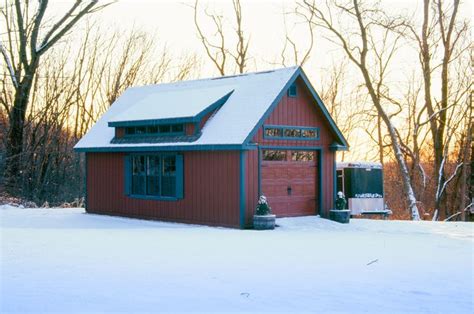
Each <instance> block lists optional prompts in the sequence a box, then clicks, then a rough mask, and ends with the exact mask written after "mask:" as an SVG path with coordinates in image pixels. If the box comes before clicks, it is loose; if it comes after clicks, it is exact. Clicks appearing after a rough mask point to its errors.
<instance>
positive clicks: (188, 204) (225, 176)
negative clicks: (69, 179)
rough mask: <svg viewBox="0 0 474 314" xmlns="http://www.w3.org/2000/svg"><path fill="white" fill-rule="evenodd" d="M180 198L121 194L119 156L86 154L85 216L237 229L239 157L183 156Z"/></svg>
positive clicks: (121, 156) (220, 154)
mask: <svg viewBox="0 0 474 314" xmlns="http://www.w3.org/2000/svg"><path fill="white" fill-rule="evenodd" d="M183 155H184V198H183V199H181V200H177V201H159V200H144V199H138V198H130V197H128V196H126V195H125V192H124V179H125V165H124V161H125V156H126V154H124V153H88V154H87V158H88V160H87V197H88V198H87V202H88V206H87V211H88V212H92V213H101V214H110V215H121V216H128V217H137V218H146V219H157V220H170V221H178V222H186V223H197V224H206V225H221V226H228V227H239V152H237V151H235V152H234V151H202V152H194V151H193V152H184V153H183Z"/></svg>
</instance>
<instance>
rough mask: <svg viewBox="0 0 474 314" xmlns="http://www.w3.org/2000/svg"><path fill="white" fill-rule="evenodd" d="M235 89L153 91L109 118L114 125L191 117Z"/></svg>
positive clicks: (229, 87) (225, 87) (221, 87)
mask: <svg viewBox="0 0 474 314" xmlns="http://www.w3.org/2000/svg"><path fill="white" fill-rule="evenodd" d="M233 90H234V87H232V86H214V87H206V88H183V89H176V90H164V91H152V92H150V93H149V94H148V93H147V94H143V95H142V97H141V99H140V100H139V101H137V102H136V103H133V104H129V105H128V108H127V109H126V110H123V111H122V112H121V113H119V114H117V115H116V116H114V117H113V118H112V119H111V120H110V121H109V125H110V123H113V124H115V125H118V124H120V123H121V122H122V123H124V122H129V121H148V120H162V119H178V118H192V117H195V116H197V115H198V114H199V113H201V112H203V111H205V110H206V109H207V108H209V107H210V106H211V105H212V104H214V103H216V102H217V101H218V100H219V99H222V98H223V97H225V96H226V95H228V94H230V93H231V92H232V91H233Z"/></svg>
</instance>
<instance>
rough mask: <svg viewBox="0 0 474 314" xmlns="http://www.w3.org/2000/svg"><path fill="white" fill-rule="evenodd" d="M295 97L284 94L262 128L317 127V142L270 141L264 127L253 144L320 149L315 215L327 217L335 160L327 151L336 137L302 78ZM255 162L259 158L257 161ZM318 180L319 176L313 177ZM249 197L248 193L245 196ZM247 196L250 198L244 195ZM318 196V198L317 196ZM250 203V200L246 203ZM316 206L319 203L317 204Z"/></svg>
mask: <svg viewBox="0 0 474 314" xmlns="http://www.w3.org/2000/svg"><path fill="white" fill-rule="evenodd" d="M296 83H297V89H298V93H297V97H288V96H287V95H286V94H285V95H284V96H283V98H282V99H281V100H280V102H279V103H278V105H277V106H276V107H275V109H274V110H273V112H272V113H271V114H270V116H269V117H268V118H267V119H266V120H265V122H264V125H291V126H308V127H318V128H319V140H317V141H308V140H305V141H298V140H269V139H264V138H263V126H262V127H260V128H259V130H258V132H257V133H256V135H255V136H254V137H253V140H252V141H253V142H255V143H257V144H258V145H259V146H286V147H292V146H293V147H295V146H297V147H310V146H313V147H315V146H317V147H321V148H322V150H321V153H320V156H321V158H322V169H317V172H319V171H321V177H322V182H317V185H318V184H321V185H322V208H321V209H320V208H317V212H319V213H320V215H322V216H323V217H328V216H329V209H330V208H332V207H333V201H334V184H333V183H334V181H333V180H334V178H333V177H334V168H333V166H334V160H335V153H334V152H333V151H330V150H329V145H331V144H332V143H333V141H334V140H335V136H334V134H333V132H332V130H331V128H330V126H329V123H328V121H327V120H326V118H325V116H324V114H323V113H322V111H321V110H320V109H319V108H318V107H317V105H316V101H315V100H314V99H313V97H312V95H311V93H310V91H309V90H308V89H307V88H306V85H305V84H304V82H303V81H302V80H301V79H298V80H297V82H296ZM257 162H258V159H257ZM316 179H317V180H318V181H319V174H318V175H317V178H316ZM247 195H248V194H247ZM247 197H249V196H247ZM316 197H319V195H316ZM247 203H248V204H250V203H251V200H249V199H248V200H247ZM318 203H319V202H318Z"/></svg>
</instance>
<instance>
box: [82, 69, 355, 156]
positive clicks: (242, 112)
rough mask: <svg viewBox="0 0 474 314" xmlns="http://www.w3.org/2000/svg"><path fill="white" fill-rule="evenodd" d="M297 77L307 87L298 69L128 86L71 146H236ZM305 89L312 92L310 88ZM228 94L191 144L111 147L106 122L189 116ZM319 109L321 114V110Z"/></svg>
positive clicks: (110, 132)
mask: <svg viewBox="0 0 474 314" xmlns="http://www.w3.org/2000/svg"><path fill="white" fill-rule="evenodd" d="M298 76H302V77H303V79H304V80H305V81H306V82H307V84H309V82H308V81H307V78H306V76H305V75H304V73H303V72H302V70H301V68H299V67H289V68H283V69H278V70H273V71H264V72H256V73H248V74H242V75H234V76H225V77H217V78H209V79H201V80H193V81H182V82H177V83H169V84H159V85H149V86H141V87H132V88H129V89H127V90H126V91H125V92H124V93H123V94H122V96H120V97H119V98H118V99H117V100H116V101H115V102H114V103H113V104H112V106H111V107H110V109H109V110H108V111H107V112H106V113H104V114H103V116H102V117H101V118H100V119H99V120H98V121H97V123H96V124H95V125H94V126H93V127H92V128H91V129H90V131H89V132H88V133H87V134H86V135H85V136H84V137H83V138H82V139H81V140H80V141H79V142H78V143H77V144H76V146H75V147H74V148H75V149H76V150H78V151H97V150H103V151H114V150H129V149H130V150H133V149H151V150H153V149H160V150H161V149H167V148H168V149H173V148H176V147H180V148H183V149H186V147H187V148H191V147H204V146H207V147H209V146H211V147H213V146H214V147H222V146H227V147H230V146H239V145H240V146H242V145H244V144H246V143H247V142H248V139H249V138H250V136H251V135H252V132H253V131H254V129H255V127H256V126H257V125H258V124H259V123H260V122H261V119H263V117H264V116H265V114H266V113H267V111H269V109H270V107H271V106H272V105H273V104H275V102H277V101H279V99H280V97H281V96H282V95H283V93H284V92H285V91H286V89H287V88H288V86H289V85H290V84H291V83H292V82H293V81H294V80H295V79H296V78H297V77H298ZM309 85H310V84H309ZM309 88H310V89H311V90H312V87H311V86H309ZM229 93H231V94H230V96H228V99H227V100H226V101H225V103H224V105H222V107H221V108H220V109H219V110H218V111H216V113H215V114H214V115H213V116H212V117H211V118H210V119H209V120H208V121H207V123H206V124H205V126H204V128H203V129H202V135H201V136H200V137H199V138H198V139H197V140H196V141H194V142H189V141H183V142H168V143H162V142H161V143H134V144H130V143H129V144H125V143H120V144H112V143H111V140H112V139H113V138H114V135H115V131H114V128H113V127H110V126H109V123H111V124H112V125H113V124H114V123H116V122H120V121H122V122H124V121H130V120H133V121H135V120H147V119H166V118H179V117H191V116H194V115H196V114H197V113H199V112H202V111H203V110H205V108H206V107H207V106H210V105H211V104H212V103H213V102H215V101H216V100H217V99H219V98H222V97H223V96H226V94H227V95H228V94H229ZM313 95H315V92H314V94H313ZM316 97H317V100H318V104H319V105H320V106H322V107H324V105H323V104H322V102H321V100H320V99H319V97H318V96H316ZM322 109H323V112H324V113H325V114H327V110H326V108H322ZM327 115H328V114H327ZM328 118H329V120H330V123H331V126H332V127H333V129H334V130H335V132H336V134H337V135H338V136H339V137H340V139H341V140H340V142H341V144H343V145H346V144H347V143H346V142H345V139H344V138H343V136H342V134H340V131H339V130H338V129H337V127H336V126H335V124H334V121H332V119H331V118H330V117H329V116H328Z"/></svg>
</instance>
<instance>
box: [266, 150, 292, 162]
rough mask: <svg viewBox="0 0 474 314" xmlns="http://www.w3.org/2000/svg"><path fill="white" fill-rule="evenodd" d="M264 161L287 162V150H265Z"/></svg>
mask: <svg viewBox="0 0 474 314" xmlns="http://www.w3.org/2000/svg"><path fill="white" fill-rule="evenodd" d="M262 159H263V160H266V161H285V160H286V150H264V151H263V155H262Z"/></svg>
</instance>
